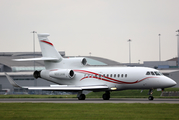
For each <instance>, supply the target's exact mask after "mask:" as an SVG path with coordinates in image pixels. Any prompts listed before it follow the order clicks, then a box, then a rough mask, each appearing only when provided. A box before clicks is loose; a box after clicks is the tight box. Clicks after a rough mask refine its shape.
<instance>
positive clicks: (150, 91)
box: [148, 89, 154, 100]
mask: <svg viewBox="0 0 179 120" xmlns="http://www.w3.org/2000/svg"><path fill="white" fill-rule="evenodd" d="M152 93H153V91H152V89H149V93H148V95H150V96H149V97H148V99H149V100H153V99H154V97H153V96H152Z"/></svg>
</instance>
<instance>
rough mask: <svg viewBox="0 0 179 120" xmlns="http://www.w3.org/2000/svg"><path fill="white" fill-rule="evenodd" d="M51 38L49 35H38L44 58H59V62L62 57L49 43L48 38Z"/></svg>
mask: <svg viewBox="0 0 179 120" xmlns="http://www.w3.org/2000/svg"><path fill="white" fill-rule="evenodd" d="M48 36H50V34H49V33H40V34H38V38H39V43H40V47H41V51H42V56H43V57H48V58H58V59H59V61H61V60H62V56H61V55H60V54H59V52H58V51H57V50H56V49H55V47H54V45H53V44H52V43H51V42H50V41H49V39H48V38H47V37H48Z"/></svg>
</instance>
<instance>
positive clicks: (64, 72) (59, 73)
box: [49, 69, 75, 79]
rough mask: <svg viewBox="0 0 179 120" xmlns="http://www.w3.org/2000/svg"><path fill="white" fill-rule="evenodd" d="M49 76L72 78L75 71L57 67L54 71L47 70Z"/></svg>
mask: <svg viewBox="0 0 179 120" xmlns="http://www.w3.org/2000/svg"><path fill="white" fill-rule="evenodd" d="M49 76H50V77H53V78H59V79H72V78H74V76H75V73H74V71H73V70H71V69H58V70H55V71H51V72H49Z"/></svg>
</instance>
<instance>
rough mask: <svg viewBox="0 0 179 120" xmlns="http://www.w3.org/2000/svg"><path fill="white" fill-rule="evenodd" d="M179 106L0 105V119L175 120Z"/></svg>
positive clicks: (121, 104)
mask: <svg viewBox="0 0 179 120" xmlns="http://www.w3.org/2000/svg"><path fill="white" fill-rule="evenodd" d="M178 111H179V104H140V103H134V104H126V103H118V104H113V103H102V104H93V103H87V104H85V103H79V104H73V103H71V104H66V103H59V104H56V103H0V118H1V120H19V119H27V120H34V119H35V120H38V119H43V120H49V119H50V120H53V119H64V120H69V119H71V120H84V119H85V120H109V119H121V120H131V119H132V120H144V119H145V120H151V119H152V120H163V119H165V120H171V119H172V120H178V119H179V114H178Z"/></svg>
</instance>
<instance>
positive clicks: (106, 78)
mask: <svg viewBox="0 0 179 120" xmlns="http://www.w3.org/2000/svg"><path fill="white" fill-rule="evenodd" d="M74 71H75V72H80V73H84V74H93V75H100V74H98V73H94V72H91V71H86V70H74ZM86 78H91V77H90V76H89V77H88V76H85V77H83V78H82V79H81V80H84V79H86ZM93 78H95V79H98V80H103V81H106V82H111V83H116V84H135V83H139V82H141V81H143V80H146V79H148V78H157V77H146V78H143V79H141V80H136V81H134V82H125V81H120V80H116V79H113V78H110V77H106V76H105V77H103V75H101V77H95V76H93Z"/></svg>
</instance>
